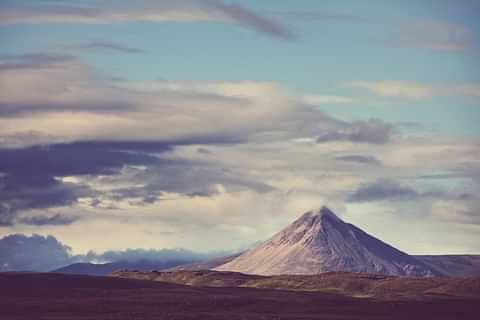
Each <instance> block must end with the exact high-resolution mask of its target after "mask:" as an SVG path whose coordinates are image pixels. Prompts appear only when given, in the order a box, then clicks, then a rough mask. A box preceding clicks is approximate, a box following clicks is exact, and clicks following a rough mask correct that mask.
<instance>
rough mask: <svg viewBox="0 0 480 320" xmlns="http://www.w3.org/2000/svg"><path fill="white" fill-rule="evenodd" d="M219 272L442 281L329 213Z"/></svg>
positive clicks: (308, 216)
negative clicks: (338, 274) (344, 273)
mask: <svg viewBox="0 0 480 320" xmlns="http://www.w3.org/2000/svg"><path fill="white" fill-rule="evenodd" d="M215 270H218V271H236V272H242V273H247V274H258V275H279V274H317V273H322V272H328V271H348V272H366V273H376V274H386V275H399V276H435V275H439V272H438V271H436V270H435V269H433V268H432V267H430V266H428V265H426V264H425V263H423V262H421V261H420V260H418V259H416V258H414V257H412V256H410V255H408V254H406V253H404V252H402V251H400V250H397V249H395V248H394V247H392V246H390V245H388V244H386V243H384V242H382V241H380V240H379V239H377V238H375V237H373V236H371V235H369V234H367V233H366V232H364V231H362V230H361V229H359V228H357V227H355V226H354V225H352V224H349V223H345V222H344V221H342V220H341V219H340V218H339V217H337V216H336V215H335V214H334V213H333V212H332V211H331V210H330V209H328V208H327V207H322V208H321V209H320V210H316V211H310V212H307V213H305V214H304V215H303V216H301V217H300V218H299V219H298V220H296V221H294V222H293V223H292V224H291V225H289V226H288V227H286V228H285V229H283V230H282V231H280V232H279V233H277V234H276V235H274V236H273V237H272V238H270V239H269V240H267V241H266V242H263V243H262V244H260V245H258V246H257V247H255V248H253V249H251V250H249V251H247V252H245V253H243V254H241V255H240V256H238V257H236V258H235V259H233V260H231V261H229V262H227V263H225V264H223V265H221V266H219V267H217V268H215Z"/></svg>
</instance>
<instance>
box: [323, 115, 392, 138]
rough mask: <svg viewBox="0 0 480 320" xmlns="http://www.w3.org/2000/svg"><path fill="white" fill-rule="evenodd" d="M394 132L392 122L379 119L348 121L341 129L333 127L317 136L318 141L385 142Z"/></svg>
mask: <svg viewBox="0 0 480 320" xmlns="http://www.w3.org/2000/svg"><path fill="white" fill-rule="evenodd" d="M393 133H394V127H393V125H392V124H389V123H386V122H384V121H381V120H378V119H370V120H366V121H365V120H360V121H354V122H351V123H346V124H345V125H344V126H343V127H342V128H340V129H332V130H330V131H327V132H325V133H324V134H322V135H320V136H319V137H318V138H317V142H318V143H325V142H333V141H350V142H355V143H372V144H385V143H387V142H389V141H390V139H391V138H392V136H393Z"/></svg>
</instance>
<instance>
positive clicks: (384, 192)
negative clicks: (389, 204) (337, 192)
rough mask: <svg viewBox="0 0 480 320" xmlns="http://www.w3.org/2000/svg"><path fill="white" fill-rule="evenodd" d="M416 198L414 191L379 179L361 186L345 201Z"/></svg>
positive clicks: (417, 194) (416, 194)
mask: <svg viewBox="0 0 480 320" xmlns="http://www.w3.org/2000/svg"><path fill="white" fill-rule="evenodd" d="M418 197H419V193H418V192H417V191H416V190H415V189H412V188H410V187H406V186H402V185H401V184H398V183H396V182H394V181H391V180H387V179H379V180H376V181H374V182H373V183H366V184H363V185H361V186H360V187H359V188H358V189H357V190H355V192H353V193H352V194H351V195H350V196H349V197H348V198H347V201H348V202H368V201H381V200H412V199H416V198H418Z"/></svg>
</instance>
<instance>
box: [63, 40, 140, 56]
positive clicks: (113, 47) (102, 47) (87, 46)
mask: <svg viewBox="0 0 480 320" xmlns="http://www.w3.org/2000/svg"><path fill="white" fill-rule="evenodd" d="M65 49H67V50H72V51H80V52H112V51H113V52H120V53H130V54H137V53H145V51H144V50H142V49H137V48H132V47H129V46H126V45H122V44H120V43H116V42H112V41H106V40H94V41H90V42H88V43H84V44H78V45H72V46H68V47H65Z"/></svg>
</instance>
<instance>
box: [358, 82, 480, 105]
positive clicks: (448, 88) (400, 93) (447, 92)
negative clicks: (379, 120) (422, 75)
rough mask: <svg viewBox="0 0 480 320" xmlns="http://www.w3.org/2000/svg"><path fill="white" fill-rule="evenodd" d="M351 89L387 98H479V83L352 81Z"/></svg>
mask: <svg viewBox="0 0 480 320" xmlns="http://www.w3.org/2000/svg"><path fill="white" fill-rule="evenodd" d="M349 85H350V86H352V87H357V88H362V89H367V90H368V91H370V92H371V93H373V94H375V95H378V96H382V97H389V98H403V99H414V100H418V99H425V98H431V97H434V96H460V97H465V98H473V99H479V98H480V83H460V84H450V85H432V84H426V83H420V82H414V81H399V80H382V81H364V80H359V81H352V82H350V83H349Z"/></svg>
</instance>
